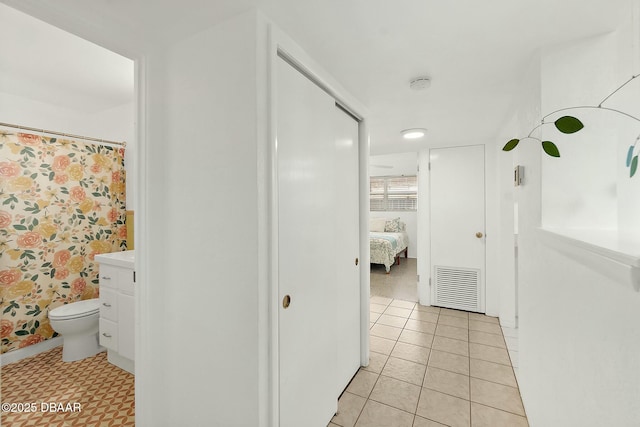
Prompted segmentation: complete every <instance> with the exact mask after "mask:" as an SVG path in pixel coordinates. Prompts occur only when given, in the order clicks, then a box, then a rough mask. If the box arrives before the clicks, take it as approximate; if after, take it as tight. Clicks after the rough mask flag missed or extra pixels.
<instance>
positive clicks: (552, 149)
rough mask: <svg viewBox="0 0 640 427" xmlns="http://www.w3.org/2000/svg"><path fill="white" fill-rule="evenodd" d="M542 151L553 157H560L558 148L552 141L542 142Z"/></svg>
mask: <svg viewBox="0 0 640 427" xmlns="http://www.w3.org/2000/svg"><path fill="white" fill-rule="evenodd" d="M542 149H543V150H544V152H545V153H547V154H548V155H550V156H551V157H560V151H558V147H556V144H554V143H553V142H551V141H542Z"/></svg>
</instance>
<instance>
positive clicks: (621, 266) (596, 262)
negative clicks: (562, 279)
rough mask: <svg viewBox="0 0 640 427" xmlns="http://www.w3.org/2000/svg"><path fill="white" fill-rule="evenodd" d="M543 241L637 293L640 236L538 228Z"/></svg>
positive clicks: (639, 289)
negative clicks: (630, 287)
mask: <svg viewBox="0 0 640 427" xmlns="http://www.w3.org/2000/svg"><path fill="white" fill-rule="evenodd" d="M538 233H539V236H540V239H541V241H542V242H543V243H545V244H547V245H548V246H551V247H552V248H554V249H556V250H558V251H559V252H562V253H563V254H565V255H567V256H569V257H571V258H573V259H575V260H577V261H579V262H580V263H582V264H584V265H586V266H588V267H590V268H592V269H594V270H596V271H598V272H600V273H601V274H604V275H606V276H608V277H611V278H613V279H616V280H617V281H618V282H620V283H622V284H624V285H631V286H633V289H634V290H635V291H637V292H640V237H638V236H635V237H634V236H631V235H625V234H622V233H620V232H619V231H618V230H596V229H569V228H550V227H543V228H538Z"/></svg>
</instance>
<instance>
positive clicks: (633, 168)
mask: <svg viewBox="0 0 640 427" xmlns="http://www.w3.org/2000/svg"><path fill="white" fill-rule="evenodd" d="M637 77H640V74H636V75H634V76H631V78H630V79H629V80H627V81H626V82H624V83H623V84H622V85H621V86H620V87H618V88H617V89H616V90H614V91H613V92H611V93H610V94H609V95H607V96H606V98H604V99H603V100H602V101H601V102H600V104H598V105H581V106H576V107H568V108H561V109H559V110H555V111H552V112H551V113H549V114H547V115H546V116H544V117H543V118H542V120H541V121H540V124H539V125H538V126H536V127H534V128H533V129H531V132H529V135H527V136H526V137H524V138H521V139H518V138H514V139H512V140H510V141H509V142H507V143H506V144H505V145H504V147H502V151H511V150H513V149H514V148H516V146H517V145H518V143H520V141H521V140H523V139H527V138H528V139H535V140H536V141H538V142H540V144H542V149H543V150H544V152H545V153H547V155H549V156H551V157H560V150H558V147H557V146H556V144H554V143H553V142H551V141H542V140H541V139H540V138H536V137H535V136H532V134H533V132H534V131H535V130H536V129H538V128H540V127H542V126H544V125H548V124H550V123H551V122H545V120H546V119H547V118H548V117H549V116H553V115H554V114H556V113H559V112H561V111H567V110H583V109H595V110H606V111H611V112H614V113H617V114H620V115H622V116H625V117H627V118H630V119H632V120H635V121H636V122H638V123H640V118H638V117H636V116H633V115H631V114H629V113H626V112H624V111H620V110H616V109H615V108H609V107H603V105H602V104H604V103H605V102H606V101H607V100H608V99H609V98H611V97H612V96H613V95H614V94H615V93H617V92H618V91H619V90H621V89H622V88H624V87H625V86H626V85H628V84H629V83H630V82H632V81H633V80H635V79H636V78H637ZM553 124H554V125H555V127H556V129H558V131H560V132H562V133H564V134H572V133H576V132H578V131H579V130H581V129H583V128H584V124H582V122H581V121H580V120H579V119H578V118H576V117H573V116H562V117H560V118H559V119H557V120H556V121H554V122H553ZM638 141H640V135H639V136H638V137H637V138H636V142H635V144H633V145H632V146H630V147H629V151H628V152H627V158H626V166H627V167H628V168H629V169H630V170H629V177H633V176H634V175H635V174H636V172H637V170H638V154H636V155H635V156H634V153H635V151H636V146H637V145H638Z"/></svg>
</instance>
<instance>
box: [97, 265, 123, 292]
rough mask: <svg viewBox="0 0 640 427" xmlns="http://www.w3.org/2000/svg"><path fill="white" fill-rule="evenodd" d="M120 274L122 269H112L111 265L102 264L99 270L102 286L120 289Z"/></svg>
mask: <svg viewBox="0 0 640 427" xmlns="http://www.w3.org/2000/svg"><path fill="white" fill-rule="evenodd" d="M119 274H120V269H119V268H117V267H112V266H110V265H105V264H101V265H100V268H99V270H98V276H99V280H100V286H101V287H102V286H107V287H110V288H114V289H117V288H118V282H119V280H118V278H119Z"/></svg>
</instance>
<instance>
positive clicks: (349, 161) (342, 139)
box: [334, 107, 360, 396]
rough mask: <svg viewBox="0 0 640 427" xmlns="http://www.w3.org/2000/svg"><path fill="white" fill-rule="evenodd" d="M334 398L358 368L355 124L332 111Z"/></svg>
mask: <svg viewBox="0 0 640 427" xmlns="http://www.w3.org/2000/svg"><path fill="white" fill-rule="evenodd" d="M334 117H335V119H334V132H335V147H336V151H335V155H336V159H335V171H336V174H335V178H336V179H337V182H336V186H335V187H334V191H335V197H336V208H335V224H336V226H335V230H336V234H335V236H336V237H335V244H336V245H335V250H336V254H335V255H336V257H335V259H336V262H337V266H336V279H337V289H336V304H337V307H336V310H337V312H336V319H337V332H336V340H337V342H336V345H337V351H338V355H337V357H338V364H337V366H336V368H337V372H336V375H337V381H338V383H337V389H336V391H337V395H338V396H339V395H340V394H341V393H342V391H343V390H344V389H345V388H346V387H347V385H348V384H349V381H351V378H352V377H353V376H354V375H355V374H356V372H357V371H358V368H359V367H360V260H359V259H358V261H356V258H359V228H360V227H359V223H360V220H359V197H358V194H359V192H358V182H359V168H358V122H356V121H355V120H354V119H353V118H352V117H351V116H350V115H348V114H347V113H345V112H344V111H342V110H341V109H340V108H338V107H336V108H334Z"/></svg>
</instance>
